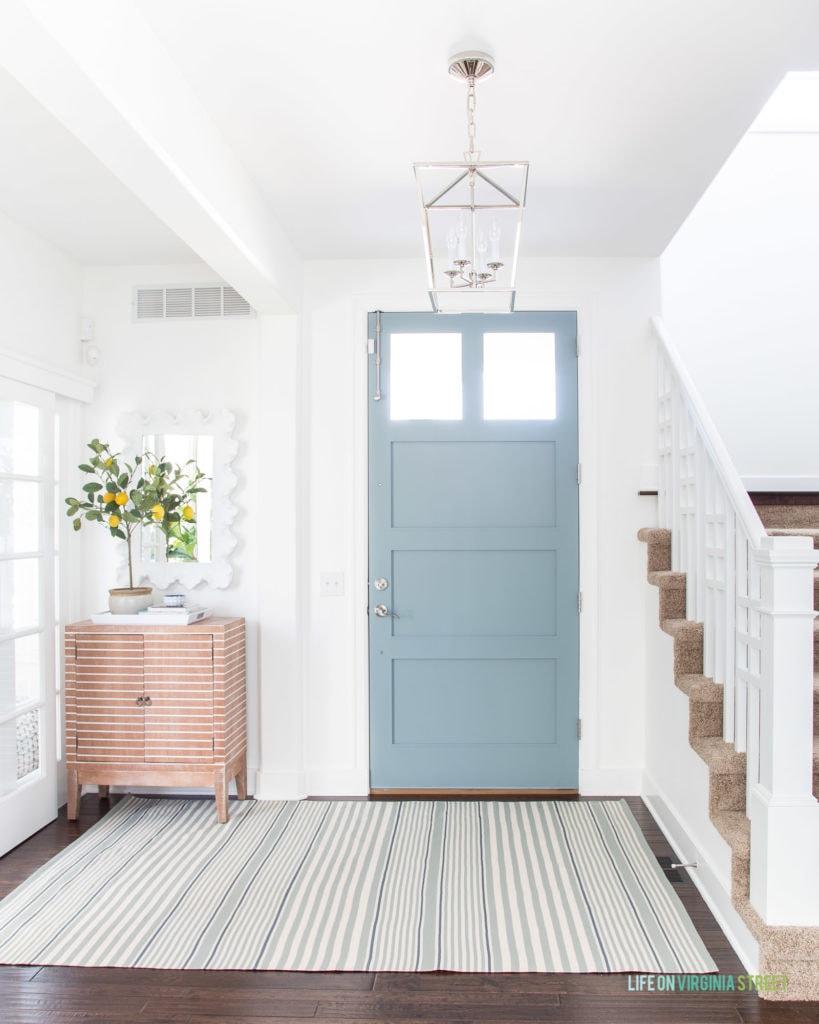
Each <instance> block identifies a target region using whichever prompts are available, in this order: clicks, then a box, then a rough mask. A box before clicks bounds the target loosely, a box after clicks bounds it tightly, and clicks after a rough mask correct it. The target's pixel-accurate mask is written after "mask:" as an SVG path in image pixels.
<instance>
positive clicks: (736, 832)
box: [711, 811, 751, 859]
mask: <svg viewBox="0 0 819 1024" xmlns="http://www.w3.org/2000/svg"><path fill="white" fill-rule="evenodd" d="M711 820H712V821H713V823H714V827H715V828H716V830H717V832H719V834H720V835H721V836H722V838H723V839H724V840H725V841H726V843H728V845H729V846H730V847H731V850H732V851H733V853H734V854H736V856H738V857H745V858H746V859H747V858H748V857H750V855H751V823H750V821H749V820H748V818H747V816H746V815H745V812H744V811H717V813H716V814H713V815H712V816H711Z"/></svg>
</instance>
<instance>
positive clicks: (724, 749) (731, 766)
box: [691, 736, 746, 775]
mask: <svg viewBox="0 0 819 1024" xmlns="http://www.w3.org/2000/svg"><path fill="white" fill-rule="evenodd" d="M691 746H692V748H693V749H694V751H695V752H696V753H697V754H698V755H699V756H700V757H701V758H702V760H703V761H705V763H706V764H707V765H708V767H709V768H710V770H711V771H712V772H713V773H714V774H715V775H744V774H745V763H746V757H745V754H740V753H738V752H737V751H736V750H734V747H733V745H732V744H731V743H726V742H725V740H724V739H722V737H721V736H699V737H698V738H697V739H695V740H694V741H693V742H692V743H691Z"/></svg>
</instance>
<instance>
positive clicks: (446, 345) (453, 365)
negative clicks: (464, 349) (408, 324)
mask: <svg viewBox="0 0 819 1024" xmlns="http://www.w3.org/2000/svg"><path fill="white" fill-rule="evenodd" d="M461 380H462V376H461V336H460V334H393V335H392V336H391V346H390V390H389V400H390V419H392V420H460V419H462V418H463V386H462V383H461Z"/></svg>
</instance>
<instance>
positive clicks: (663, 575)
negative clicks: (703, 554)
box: [648, 569, 686, 590]
mask: <svg viewBox="0 0 819 1024" xmlns="http://www.w3.org/2000/svg"><path fill="white" fill-rule="evenodd" d="M685 580H686V574H685V573H684V572H672V571H671V569H657V570H656V571H655V572H650V573H649V574H648V582H649V583H651V584H652V585H653V586H655V587H661V588H662V589H664V590H685Z"/></svg>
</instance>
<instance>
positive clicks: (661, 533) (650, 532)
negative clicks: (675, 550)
mask: <svg viewBox="0 0 819 1024" xmlns="http://www.w3.org/2000/svg"><path fill="white" fill-rule="evenodd" d="M637 540H641V541H643V542H644V543H645V544H654V543H660V544H665V543H669V544H670V543H671V530H664V529H663V528H662V527H661V526H642V527H640V529H639V530H638V531H637Z"/></svg>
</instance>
